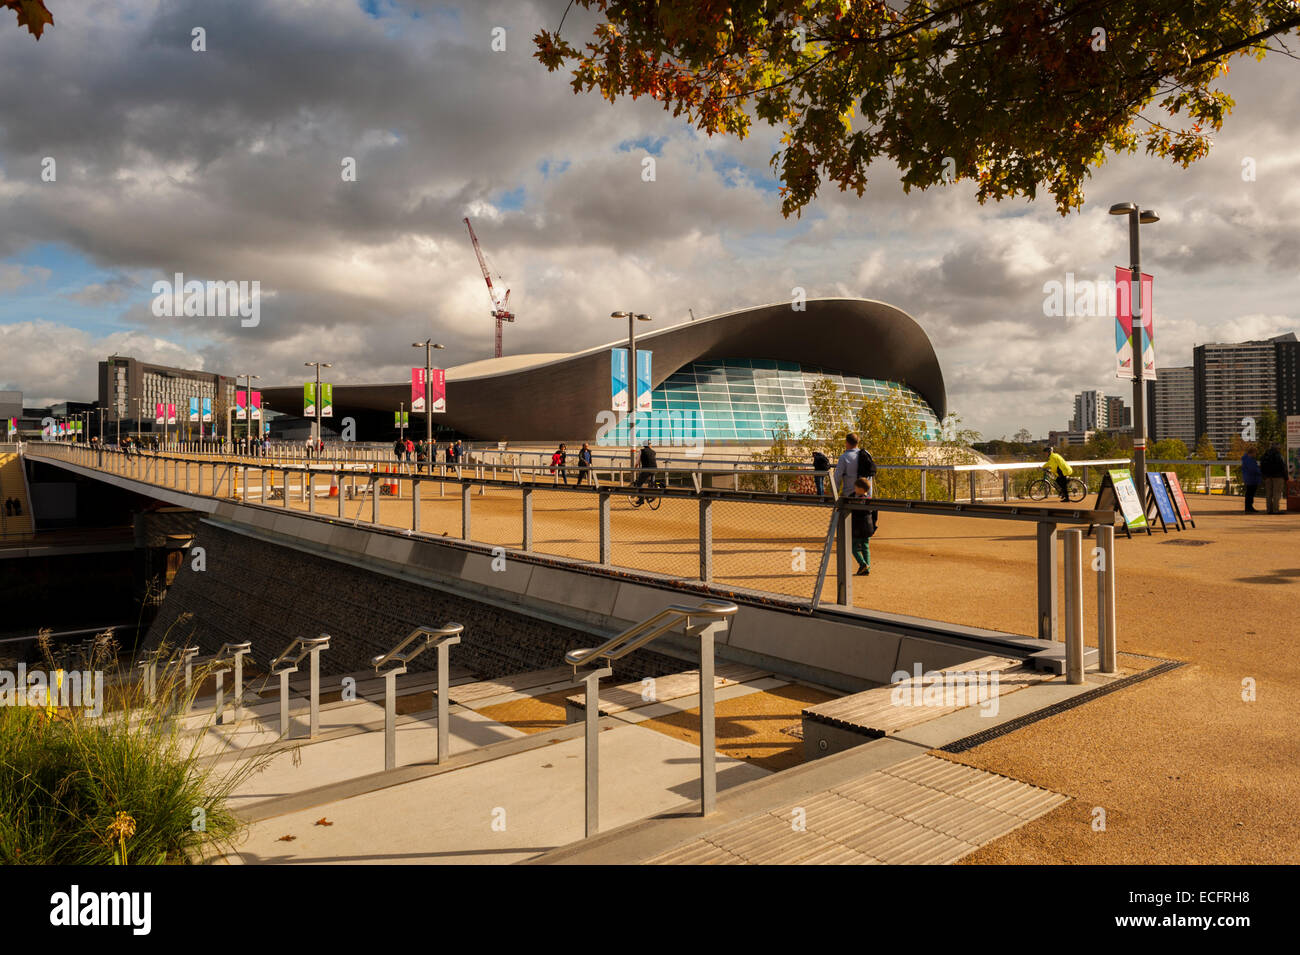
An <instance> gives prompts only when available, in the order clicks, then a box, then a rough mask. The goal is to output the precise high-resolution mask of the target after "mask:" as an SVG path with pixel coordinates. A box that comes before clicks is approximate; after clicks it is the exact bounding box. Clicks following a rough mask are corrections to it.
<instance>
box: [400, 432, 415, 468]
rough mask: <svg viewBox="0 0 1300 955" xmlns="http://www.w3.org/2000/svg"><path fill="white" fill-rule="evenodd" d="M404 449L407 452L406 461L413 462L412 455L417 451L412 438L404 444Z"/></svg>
mask: <svg viewBox="0 0 1300 955" xmlns="http://www.w3.org/2000/svg"><path fill="white" fill-rule="evenodd" d="M402 450H403V451H405V452H406V463H407V464H410V463H411V455H412V454H414V453H415V442H414V441H412V440H411V439H410V438H407V439H406V444H404V445H402Z"/></svg>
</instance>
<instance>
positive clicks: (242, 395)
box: [235, 390, 248, 421]
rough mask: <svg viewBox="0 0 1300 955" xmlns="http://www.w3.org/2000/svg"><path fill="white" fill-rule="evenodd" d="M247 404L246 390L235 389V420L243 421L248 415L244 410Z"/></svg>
mask: <svg viewBox="0 0 1300 955" xmlns="http://www.w3.org/2000/svg"><path fill="white" fill-rule="evenodd" d="M247 406H248V392H246V391H238V390H237V391H236V392H235V420H236V421H243V420H244V419H245V418H246V417H248V413H247V412H246V411H245V410H244V409H245V408H246V407H247Z"/></svg>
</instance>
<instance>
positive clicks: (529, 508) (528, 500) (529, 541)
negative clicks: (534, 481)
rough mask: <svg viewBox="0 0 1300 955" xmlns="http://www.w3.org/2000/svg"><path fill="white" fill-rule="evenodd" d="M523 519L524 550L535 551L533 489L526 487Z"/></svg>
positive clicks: (524, 490)
mask: <svg viewBox="0 0 1300 955" xmlns="http://www.w3.org/2000/svg"><path fill="white" fill-rule="evenodd" d="M523 498H524V506H523V519H524V550H525V551H530V550H532V549H533V489H532V488H531V487H526V488H524V489H523Z"/></svg>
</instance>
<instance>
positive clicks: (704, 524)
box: [700, 497, 713, 584]
mask: <svg viewBox="0 0 1300 955" xmlns="http://www.w3.org/2000/svg"><path fill="white" fill-rule="evenodd" d="M700 580H702V581H704V583H706V584H707V583H711V582H712V581H713V501H711V500H710V499H709V498H707V497H702V498H700Z"/></svg>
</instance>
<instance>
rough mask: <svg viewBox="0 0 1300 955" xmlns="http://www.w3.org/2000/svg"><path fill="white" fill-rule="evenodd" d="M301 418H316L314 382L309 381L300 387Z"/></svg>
mask: <svg viewBox="0 0 1300 955" xmlns="http://www.w3.org/2000/svg"><path fill="white" fill-rule="evenodd" d="M302 416H303V417H304V418H314V417H316V382H314V381H309V382H307V383H306V384H305V385H303V386H302Z"/></svg>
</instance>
